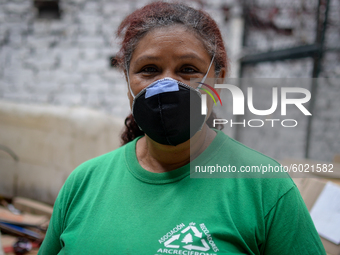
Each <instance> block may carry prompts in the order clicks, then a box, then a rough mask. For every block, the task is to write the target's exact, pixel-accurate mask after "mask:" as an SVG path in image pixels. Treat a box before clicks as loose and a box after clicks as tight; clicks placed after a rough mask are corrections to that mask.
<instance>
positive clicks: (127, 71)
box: [126, 68, 135, 99]
mask: <svg viewBox="0 0 340 255" xmlns="http://www.w3.org/2000/svg"><path fill="white" fill-rule="evenodd" d="M126 78H127V82H128V87H129V91H130V94H131V96H132V97H133V99H135V94H133V92H132V89H131V86H130V78H129V69H127V68H126Z"/></svg>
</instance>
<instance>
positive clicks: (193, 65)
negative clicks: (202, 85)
mask: <svg viewBox="0 0 340 255" xmlns="http://www.w3.org/2000/svg"><path fill="white" fill-rule="evenodd" d="M210 61H211V57H210V55H209V54H208V52H207V51H206V49H205V48H204V46H203V43H202V42H201V41H200V40H199V39H198V38H197V37H196V36H195V35H194V34H193V33H192V32H190V31H188V30H186V29H185V28H184V27H183V26H180V25H174V26H170V27H163V28H156V29H154V30H152V31H150V32H149V33H147V34H146V36H144V37H143V38H142V39H141V40H140V41H139V43H138V45H137V47H136V49H135V51H134V52H133V55H132V58H131V62H130V69H129V78H130V86H131V90H132V92H133V93H134V94H135V95H137V94H138V93H139V92H140V91H141V90H142V89H143V88H145V87H147V86H148V85H150V84H151V83H152V82H154V81H156V80H159V79H162V78H165V77H170V78H173V79H176V80H178V81H181V82H183V83H185V84H188V85H190V79H191V78H200V79H202V78H203V77H204V75H205V73H206V72H207V70H208V67H209V64H210ZM209 77H210V78H213V77H214V65H212V66H211V69H210V71H209V73H208V78H209ZM128 96H129V99H130V106H131V105H132V101H133V97H132V96H131V94H130V92H128Z"/></svg>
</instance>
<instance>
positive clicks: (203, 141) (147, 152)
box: [136, 125, 216, 173]
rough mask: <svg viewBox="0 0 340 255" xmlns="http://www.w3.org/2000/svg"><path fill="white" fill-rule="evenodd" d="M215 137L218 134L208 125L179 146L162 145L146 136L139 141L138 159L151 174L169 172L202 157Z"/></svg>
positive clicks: (137, 146)
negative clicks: (199, 156)
mask: <svg viewBox="0 0 340 255" xmlns="http://www.w3.org/2000/svg"><path fill="white" fill-rule="evenodd" d="M215 136H216V133H215V132H214V131H213V130H212V129H210V128H209V127H208V126H206V125H205V126H204V127H203V128H202V130H201V131H199V132H197V133H196V134H195V135H194V136H193V137H192V138H191V139H190V140H188V141H186V142H184V143H182V144H179V145H177V146H170V145H162V144H159V143H156V142H154V141H153V140H151V139H150V138H149V137H148V136H144V137H143V138H141V139H139V140H138V141H137V145H136V154H137V159H138V162H139V164H140V165H141V166H142V167H143V168H144V169H146V170H148V171H150V172H155V173H163V172H168V171H171V170H174V169H177V168H180V167H182V166H184V165H186V164H188V163H189V162H190V160H192V159H194V158H196V157H197V156H198V155H200V154H201V153H202V152H203V151H204V150H205V149H206V148H207V147H208V146H209V144H210V143H211V142H212V140H213V139H214V138H215Z"/></svg>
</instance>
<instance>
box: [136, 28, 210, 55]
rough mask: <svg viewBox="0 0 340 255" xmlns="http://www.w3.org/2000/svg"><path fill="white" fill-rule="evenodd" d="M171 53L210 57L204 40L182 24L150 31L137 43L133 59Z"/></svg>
mask: <svg viewBox="0 0 340 255" xmlns="http://www.w3.org/2000/svg"><path fill="white" fill-rule="evenodd" d="M164 53H171V55H172V56H173V57H174V58H190V57H191V58H195V57H196V58H197V57H199V58H208V59H210V56H209V53H208V52H207V50H206V49H205V47H204V45H203V42H202V41H201V40H200V39H199V38H198V37H197V36H196V35H195V34H194V33H193V32H192V31H190V30H188V29H186V28H185V27H184V26H181V25H174V26H168V27H160V28H156V29H153V30H151V31H150V32H148V33H147V34H146V35H145V36H144V37H143V38H142V39H141V40H140V41H139V42H138V44H137V47H136V49H135V51H134V53H133V55H132V59H131V60H132V61H135V60H136V59H137V58H139V57H141V56H149V57H150V58H152V57H154V58H156V57H157V56H158V55H164Z"/></svg>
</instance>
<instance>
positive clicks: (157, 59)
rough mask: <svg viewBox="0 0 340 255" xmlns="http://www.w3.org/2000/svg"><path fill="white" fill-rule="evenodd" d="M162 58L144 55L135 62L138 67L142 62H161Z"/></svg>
mask: <svg viewBox="0 0 340 255" xmlns="http://www.w3.org/2000/svg"><path fill="white" fill-rule="evenodd" d="M160 59H161V58H160V57H157V56H151V55H144V56H141V57H139V58H137V59H136V60H135V64H136V65H138V64H139V63H140V62H143V61H150V60H156V61H159V60H160Z"/></svg>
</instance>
